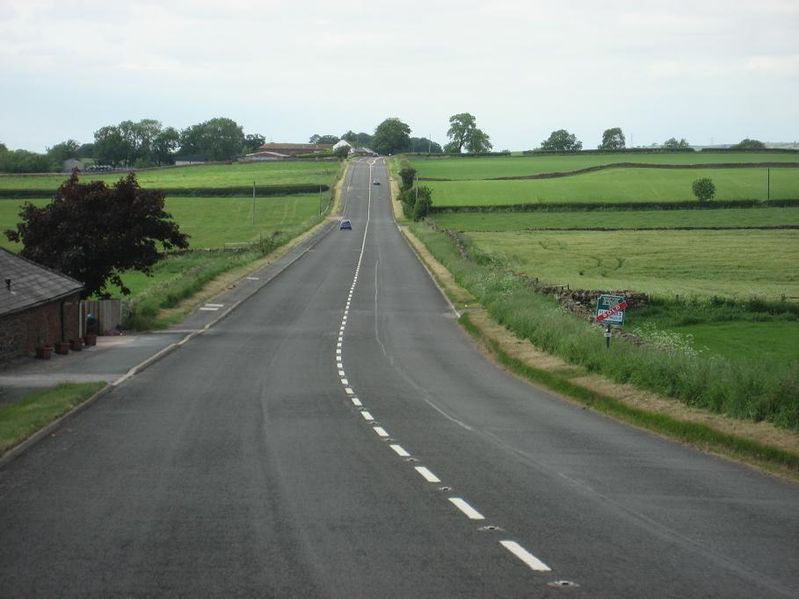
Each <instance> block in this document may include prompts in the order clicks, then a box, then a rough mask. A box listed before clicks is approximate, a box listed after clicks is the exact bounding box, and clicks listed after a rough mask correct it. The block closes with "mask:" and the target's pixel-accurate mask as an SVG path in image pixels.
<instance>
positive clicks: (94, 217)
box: [5, 171, 189, 297]
mask: <svg viewBox="0 0 799 599" xmlns="http://www.w3.org/2000/svg"><path fill="white" fill-rule="evenodd" d="M19 216H20V222H19V223H18V224H17V228H16V229H15V230H14V229H10V230H7V231H6V232H5V234H6V237H8V239H10V240H11V241H15V242H20V243H22V244H23V246H24V247H23V249H22V252H21V254H22V256H23V257H25V258H28V259H30V260H33V261H35V262H38V263H39V264H43V265H45V266H48V267H50V268H53V269H55V270H57V271H59V272H62V273H64V274H66V275H69V276H71V277H73V278H74V279H77V280H78V281H81V282H82V283H83V284H84V286H85V287H84V290H83V296H84V297H87V296H90V295H95V294H97V295H99V296H100V297H107V296H108V295H109V292H108V290H107V285H108V284H109V283H111V284H113V285H116V286H117V287H119V289H120V291H121V292H122V293H123V294H124V295H127V294H129V293H130V290H129V289H128V288H127V287H125V285H124V283H123V282H122V279H121V277H120V274H121V273H122V272H124V271H126V270H131V269H134V270H139V271H141V272H143V273H145V274H147V275H150V274H151V269H152V266H153V265H154V264H155V263H156V262H157V261H158V259H159V251H160V249H161V248H164V249H167V250H169V249H172V248H186V247H188V245H189V243H188V239H187V236H186V235H185V234H184V233H181V232H180V229H179V228H178V225H177V224H176V223H175V222H173V221H172V220H171V215H170V214H168V213H166V212H164V193H163V192H162V191H158V190H145V189H142V188H141V187H139V184H138V182H137V181H136V175H134V174H133V173H130V174H129V175H128V176H127V177H125V178H122V179H120V180H119V181H118V182H117V183H115V184H114V186H113V187H112V188H109V187H108V186H107V185H106V184H105V182H103V181H92V182H91V183H80V182H79V180H78V174H77V171H73V173H72V176H70V178H69V179H67V180H66V181H65V182H64V183H63V184H62V185H61V187H59V188H58V190H57V191H56V194H55V197H54V198H53V201H52V202H51V203H50V204H48V205H46V206H43V207H41V208H37V207H36V206H34V205H33V204H31V203H30V202H27V203H26V204H24V205H23V207H22V209H21V210H20V213H19Z"/></svg>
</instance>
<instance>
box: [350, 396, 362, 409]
mask: <svg viewBox="0 0 799 599" xmlns="http://www.w3.org/2000/svg"><path fill="white" fill-rule="evenodd" d="M352 405H354V406H355V407H356V408H360V407H361V406H362V405H363V404H362V403H361V400H360V399H358V398H357V397H353V398H352Z"/></svg>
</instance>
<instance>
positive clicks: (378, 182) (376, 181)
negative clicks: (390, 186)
mask: <svg viewBox="0 0 799 599" xmlns="http://www.w3.org/2000/svg"><path fill="white" fill-rule="evenodd" d="M372 185H380V181H378V180H377V179H375V180H374V181H372Z"/></svg>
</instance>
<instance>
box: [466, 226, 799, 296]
mask: <svg viewBox="0 0 799 599" xmlns="http://www.w3.org/2000/svg"><path fill="white" fill-rule="evenodd" d="M469 238H470V239H472V240H473V241H474V243H475V244H476V246H477V247H478V248H479V249H480V250H481V251H483V252H485V253H487V254H489V255H494V256H497V257H499V258H501V259H502V260H503V261H505V262H506V263H507V264H508V265H509V266H510V267H511V268H513V269H515V270H519V271H523V272H526V273H527V274H529V275H531V276H534V277H538V278H540V279H541V280H543V281H546V282H550V283H555V284H562V285H567V284H568V285H569V286H570V287H571V288H573V289H577V288H579V289H602V290H616V289H619V290H621V289H626V290H634V291H643V292H646V293H649V294H654V295H659V296H666V297H668V296H672V297H673V296H674V295H680V296H692V297H699V296H706V297H708V296H714V295H716V296H723V297H732V298H740V299H746V298H749V297H751V296H758V297H763V298H771V299H778V298H780V297H782V296H788V297H799V231H796V230H778V231H758V230H743V231H700V232H694V231H607V232H598V231H576V232H575V231H549V232H527V233H523V232H507V233H480V232H475V233H470V234H469Z"/></svg>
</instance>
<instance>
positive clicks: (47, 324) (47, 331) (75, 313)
mask: <svg viewBox="0 0 799 599" xmlns="http://www.w3.org/2000/svg"><path fill="white" fill-rule="evenodd" d="M62 302H63V304H64V340H66V341H68V340H69V339H76V338H77V337H78V336H79V335H80V293H75V294H73V295H71V296H69V297H67V298H65V299H63V300H58V301H55V302H51V303H49V304H44V305H41V306H37V307H35V308H31V309H30V310H25V311H23V312H17V313H16V314H11V315H9V316H5V317H2V318H0V363H2V362H7V361H9V360H12V359H14V358H19V357H20V356H32V355H34V354H35V353H36V347H38V346H40V345H52V344H53V343H55V342H56V341H60V340H61V303H62Z"/></svg>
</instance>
